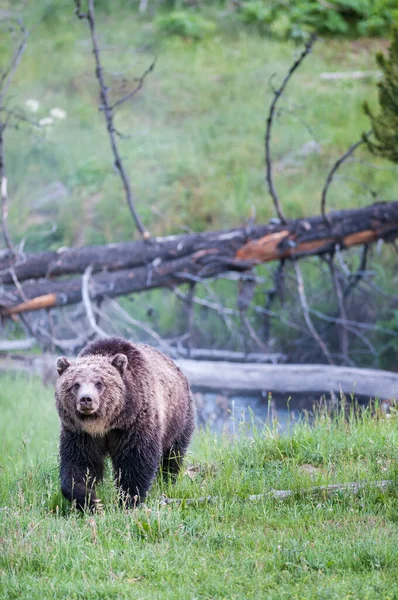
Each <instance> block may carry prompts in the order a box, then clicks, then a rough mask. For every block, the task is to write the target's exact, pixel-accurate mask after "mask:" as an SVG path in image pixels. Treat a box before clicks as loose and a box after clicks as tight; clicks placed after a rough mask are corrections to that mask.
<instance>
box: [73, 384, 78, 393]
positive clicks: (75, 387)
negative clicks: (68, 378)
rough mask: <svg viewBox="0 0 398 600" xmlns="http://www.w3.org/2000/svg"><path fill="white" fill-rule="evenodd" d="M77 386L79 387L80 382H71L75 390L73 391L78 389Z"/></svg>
mask: <svg viewBox="0 0 398 600" xmlns="http://www.w3.org/2000/svg"><path fill="white" fill-rule="evenodd" d="M79 387H80V383H77V382H76V383H74V384H73V389H74V390H75V392H77V390H78V389H79Z"/></svg>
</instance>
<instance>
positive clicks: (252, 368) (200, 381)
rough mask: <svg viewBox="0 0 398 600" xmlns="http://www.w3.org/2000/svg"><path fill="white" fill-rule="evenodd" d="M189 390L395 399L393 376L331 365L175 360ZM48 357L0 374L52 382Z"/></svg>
mask: <svg viewBox="0 0 398 600" xmlns="http://www.w3.org/2000/svg"><path fill="white" fill-rule="evenodd" d="M175 362H176V364H177V365H178V366H179V367H180V368H181V370H182V371H183V373H184V374H185V375H186V377H187V378H188V381H189V383H190V385H191V387H192V389H193V390H194V391H197V392H212V393H219V392H222V393H224V394H226V395H230V396H231V395H238V394H243V395H246V394H247V395H249V394H250V395H254V394H263V393H268V392H271V393H275V394H286V395H291V396H292V397H293V398H294V395H295V394H329V393H330V392H332V391H334V392H336V393H337V394H339V393H340V392H342V393H343V394H345V395H346V396H347V397H350V395H351V394H352V393H354V394H355V395H359V396H367V397H368V398H379V399H380V400H388V399H398V373H392V372H390V371H379V370H376V369H355V368H352V367H335V366H330V365H264V364H254V363H232V362H210V361H195V360H186V359H177V360H176V361H175ZM55 365H56V357H55V356H53V355H51V354H42V355H39V356H38V355H32V356H21V355H19V356H18V355H10V356H3V357H0V372H7V371H8V372H22V373H27V374H30V375H33V374H36V375H39V376H40V377H42V379H43V380H44V381H45V382H47V383H53V382H54V381H55V380H56V378H57V371H56V368H55Z"/></svg>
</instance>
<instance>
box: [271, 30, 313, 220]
mask: <svg viewBox="0 0 398 600" xmlns="http://www.w3.org/2000/svg"><path fill="white" fill-rule="evenodd" d="M315 40H316V35H315V34H313V35H312V36H311V37H310V39H309V40H308V42H307V44H306V46H305V48H304V50H303V51H302V53H301V54H300V56H299V57H298V59H297V60H296V61H295V62H294V63H293V65H292V66H291V67H290V69H289V71H288V73H287V75H286V77H285V78H284V80H283V81H282V85H281V86H280V87H279V88H278V89H276V90H275V91H274V98H273V100H272V102H271V106H270V108H269V112H268V117H267V126H266V130H265V165H266V180H267V183H268V190H269V193H270V194H271V196H272V200H273V202H274V207H275V210H276V212H277V214H278V217H279V219H280V220H281V222H282V223H286V218H285V216H284V214H283V211H282V208H281V205H280V202H279V197H278V194H277V191H276V189H275V185H274V181H273V175H272V156H271V129H272V124H273V120H274V116H275V110H276V105H277V103H278V100H279V98H280V97H281V96H282V94H283V92H284V90H285V88H286V85H287V83H288V81H289V79H290V78H291V77H292V75H293V73H294V72H295V71H296V69H298V67H299V66H300V65H301V63H302V62H303V60H304V59H305V57H306V56H307V55H308V54H309V53H310V52H311V49H312V46H313V45H314V43H315Z"/></svg>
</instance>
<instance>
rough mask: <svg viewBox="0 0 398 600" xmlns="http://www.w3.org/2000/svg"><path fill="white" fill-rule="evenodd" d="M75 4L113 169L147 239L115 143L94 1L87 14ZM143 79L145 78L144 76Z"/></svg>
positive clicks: (89, 0) (147, 232) (79, 2)
mask: <svg viewBox="0 0 398 600" xmlns="http://www.w3.org/2000/svg"><path fill="white" fill-rule="evenodd" d="M75 4H76V11H75V12H76V15H77V16H78V18H79V19H85V20H86V21H87V22H88V25H89V29H90V35H91V43H92V47H93V55H94V60H95V76H96V78H97V81H98V85H99V88H100V99H101V107H100V108H101V110H102V111H103V113H104V117H105V122H106V128H107V131H108V135H109V140H110V143H111V148H112V152H113V156H114V159H115V167H116V169H117V170H118V172H119V175H120V178H121V180H122V183H123V188H124V192H125V196H126V200H127V204H128V206H129V209H130V212H131V214H132V217H133V219H134V222H135V224H136V227H137V229H138V231H139V232H140V234H141V235H142V237H143V238H144V239H149V238H150V233H149V231H147V230H146V229H145V227H144V225H143V223H142V221H141V219H140V217H139V215H138V212H137V210H136V208H135V202H134V198H133V192H132V189H131V184H130V180H129V178H128V175H127V173H126V170H125V168H124V165H123V161H122V158H121V155H120V152H119V148H118V145H117V142H116V130H115V127H114V124H113V109H114V107H115V105H113V106H112V105H111V104H110V102H109V98H108V91H109V88H108V87H107V85H106V83H105V79H104V71H103V67H102V64H101V57H100V50H99V45H98V40H97V34H96V29H95V14H94V0H88V10H87V12H82V10H81V0H75ZM150 70H152V68H151V67H150ZM143 77H144V78H145V74H144V76H143ZM143 82H144V79H142V84H141V87H142V85H143ZM137 91H138V90H137Z"/></svg>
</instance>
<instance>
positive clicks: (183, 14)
mask: <svg viewBox="0 0 398 600" xmlns="http://www.w3.org/2000/svg"><path fill="white" fill-rule="evenodd" d="M156 25H157V28H158V31H159V32H161V33H163V34H166V35H179V36H180V37H183V38H187V39H191V40H201V39H203V38H204V37H206V36H208V35H210V34H212V33H214V31H215V29H216V26H215V23H213V22H212V21H209V20H208V19H205V18H204V17H202V16H201V15H199V14H197V13H193V12H189V11H183V10H178V11H173V12H171V13H169V14H166V15H163V16H161V17H158V19H157V20H156Z"/></svg>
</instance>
